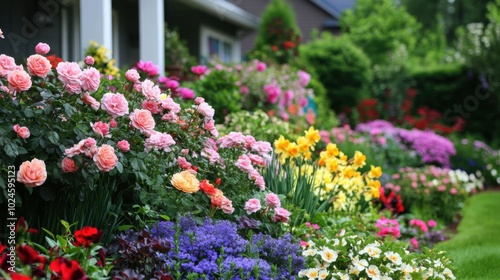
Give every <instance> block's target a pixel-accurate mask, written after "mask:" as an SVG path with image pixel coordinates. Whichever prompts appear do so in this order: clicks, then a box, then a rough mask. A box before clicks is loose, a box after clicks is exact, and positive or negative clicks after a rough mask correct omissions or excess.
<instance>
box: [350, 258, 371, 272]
mask: <svg viewBox="0 0 500 280" xmlns="http://www.w3.org/2000/svg"><path fill="white" fill-rule="evenodd" d="M352 265H353V266H354V267H355V268H356V269H358V270H359V271H363V270H364V269H365V268H366V267H368V261H367V260H353V262H352Z"/></svg>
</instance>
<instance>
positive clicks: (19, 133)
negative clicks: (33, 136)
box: [16, 126, 30, 139]
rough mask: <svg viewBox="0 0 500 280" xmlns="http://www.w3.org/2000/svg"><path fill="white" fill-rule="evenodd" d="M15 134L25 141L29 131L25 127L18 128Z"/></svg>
mask: <svg viewBox="0 0 500 280" xmlns="http://www.w3.org/2000/svg"><path fill="white" fill-rule="evenodd" d="M16 133H17V136H19V137H21V138H23V139H27V138H29V137H30V130H29V129H28V128H27V127H25V126H21V127H19V129H17V130H16Z"/></svg>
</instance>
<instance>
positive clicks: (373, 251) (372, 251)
mask: <svg viewBox="0 0 500 280" xmlns="http://www.w3.org/2000/svg"><path fill="white" fill-rule="evenodd" d="M359 253H360V254H368V255H369V256H370V257H372V258H378V257H380V253H382V250H380V249H379V248H378V247H377V245H376V244H375V243H372V244H368V245H366V247H365V248H364V249H363V250H361V251H359Z"/></svg>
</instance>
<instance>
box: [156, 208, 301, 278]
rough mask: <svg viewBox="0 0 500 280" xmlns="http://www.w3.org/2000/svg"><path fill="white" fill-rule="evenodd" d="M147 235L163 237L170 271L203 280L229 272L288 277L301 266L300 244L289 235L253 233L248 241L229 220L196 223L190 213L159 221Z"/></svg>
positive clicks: (263, 276)
mask: <svg viewBox="0 0 500 280" xmlns="http://www.w3.org/2000/svg"><path fill="white" fill-rule="evenodd" d="M150 232H151V236H152V237H156V238H165V239H166V240H168V241H170V242H171V243H172V250H171V251H170V252H168V253H166V254H163V255H162V258H163V259H164V261H165V263H166V265H167V266H168V267H170V269H171V270H172V271H174V270H176V269H178V270H180V272H181V273H182V274H183V275H187V274H188V273H198V274H200V275H205V276H206V279H216V278H217V277H218V276H220V275H225V276H227V275H230V278H231V279H292V278H293V277H292V276H293V275H296V274H297V273H298V271H299V270H300V269H301V268H302V267H303V266H304V259H303V258H302V256H301V254H300V246H299V244H298V243H297V242H295V241H294V240H293V238H292V237H291V236H289V235H287V236H284V237H282V238H278V239H274V238H273V237H271V236H268V235H263V234H257V235H255V236H254V238H253V239H252V241H251V242H249V241H247V240H245V239H244V238H243V237H241V236H240V235H239V234H238V232H237V225H236V224H235V223H232V222H230V221H215V222H214V221H212V220H211V219H208V218H207V219H206V220H205V221H204V222H203V224H201V225H198V224H197V223H196V222H195V221H194V219H193V218H192V217H190V216H187V217H181V218H180V219H179V221H178V222H177V223H176V224H174V223H172V222H160V223H158V224H157V225H156V226H155V227H153V228H152V229H151V230H150Z"/></svg>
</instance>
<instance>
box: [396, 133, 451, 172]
mask: <svg viewBox="0 0 500 280" xmlns="http://www.w3.org/2000/svg"><path fill="white" fill-rule="evenodd" d="M398 136H399V138H400V139H401V142H403V143H405V144H408V145H409V146H410V147H411V149H413V150H414V151H416V152H417V153H418V154H419V155H420V156H421V157H422V161H423V162H424V163H427V164H439V165H440V166H443V167H450V157H451V156H453V155H454V154H456V150H455V146H454V145H453V143H452V142H451V141H450V140H448V139H447V138H445V137H443V136H440V135H437V134H436V133H434V132H433V131H422V130H418V129H412V130H406V129H399V134H398Z"/></svg>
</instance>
